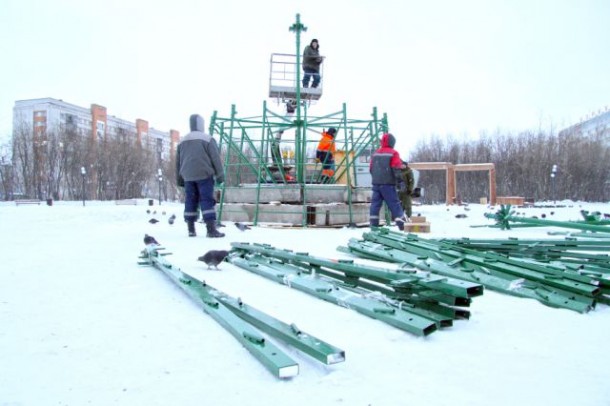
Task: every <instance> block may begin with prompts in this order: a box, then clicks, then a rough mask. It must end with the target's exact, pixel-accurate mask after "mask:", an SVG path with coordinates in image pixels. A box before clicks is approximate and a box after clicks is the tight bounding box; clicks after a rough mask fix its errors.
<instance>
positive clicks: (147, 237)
mask: <svg viewBox="0 0 610 406" xmlns="http://www.w3.org/2000/svg"><path fill="white" fill-rule="evenodd" d="M144 244H145V245H151V244H155V245H160V244H159V242H158V241H157V240H156V239H155V237H153V236H152V235H148V234H144Z"/></svg>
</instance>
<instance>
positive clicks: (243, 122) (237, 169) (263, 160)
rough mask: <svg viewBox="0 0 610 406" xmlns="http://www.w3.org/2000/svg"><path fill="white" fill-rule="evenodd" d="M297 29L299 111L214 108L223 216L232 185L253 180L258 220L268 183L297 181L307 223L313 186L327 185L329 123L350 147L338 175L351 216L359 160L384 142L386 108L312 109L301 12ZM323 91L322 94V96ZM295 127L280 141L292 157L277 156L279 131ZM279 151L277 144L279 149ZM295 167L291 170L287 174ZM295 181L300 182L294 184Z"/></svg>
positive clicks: (295, 95) (340, 144) (294, 95)
mask: <svg viewBox="0 0 610 406" xmlns="http://www.w3.org/2000/svg"><path fill="white" fill-rule="evenodd" d="M289 29H290V31H292V32H294V33H295V34H296V55H295V57H296V67H297V68H296V69H295V70H294V72H293V74H294V76H295V77H294V78H293V81H292V82H291V83H292V84H293V85H294V87H293V88H292V90H291V93H290V96H288V99H291V100H290V101H291V102H293V103H294V104H293V105H294V113H291V114H279V113H278V112H276V111H273V110H271V109H270V108H269V106H268V104H267V102H266V101H264V102H263V106H262V113H261V114H260V115H258V116H252V117H240V116H238V112H237V108H236V105H232V106H231V111H230V114H229V115H228V116H223V115H221V114H219V113H218V112H217V111H214V113H213V115H212V118H211V120H210V127H209V132H210V134H212V135H213V136H214V135H217V136H218V138H217V139H218V140H219V146H220V149H221V154H222V158H223V164H224V171H225V182H224V184H223V185H221V186H220V187H219V193H218V195H217V201H218V203H219V208H218V218H219V221H222V218H223V213H224V212H225V211H226V210H229V209H227V208H226V207H225V194H226V192H227V190H228V188H240V187H242V186H243V185H248V186H249V187H253V186H254V190H255V193H256V199H255V200H254V201H255V210H254V221H253V222H254V224H256V223H257V222H258V217H259V216H258V214H259V205H260V204H261V203H267V202H265V201H263V200H262V199H261V191H262V190H263V189H269V188H276V189H281V188H286V187H288V186H290V187H291V188H293V189H294V188H295V187H298V189H299V190H300V199H299V200H300V201H299V202H297V203H300V205H299V204H295V210H298V211H299V212H300V213H302V222H301V224H302V225H303V226H305V225H307V214H308V213H307V207H306V202H307V201H308V192H309V191H311V190H312V189H315V188H317V189H321V188H324V187H328V186H329V185H328V184H321V174H320V172H321V169H322V165H321V164H320V163H316V161H315V149H316V147H317V143H318V142H319V140H320V136H321V132H322V131H324V130H325V129H328V128H329V127H335V128H336V129H337V135H336V137H335V140H336V144H337V149H341V150H344V151H345V155H344V156H343V157H342V158H341V159H340V160H336V162H335V165H336V168H337V169H336V171H335V176H334V181H331V182H330V183H334V185H333V186H336V187H339V186H337V183H336V180H337V179H341V180H342V184H343V182H344V183H345V188H346V192H347V193H346V199H345V202H346V204H347V208H348V210H349V213H348V215H349V216H350V219H351V217H352V213H351V208H352V202H353V201H352V192H353V188H354V187H358V186H359V185H357V181H356V179H354V178H355V173H356V171H355V166H356V164H357V163H358V162H359V160H364V161H366V160H367V159H368V155H370V153H371V151H373V150H374V149H376V148H377V147H378V145H379V140H380V138H381V135H382V134H383V133H384V132H387V131H388V119H387V115H386V114H382V115H380V114H379V113H378V112H377V108H373V109H372V112H371V115H370V117H369V118H367V119H352V118H349V117H348V109H347V105H346V104H345V103H343V105H342V107H341V108H340V109H339V110H338V111H336V112H333V113H329V114H325V115H312V114H310V105H311V103H312V99H311V98H308V94H307V92H308V91H311V89H306V91H303V89H301V70H300V66H301V60H300V59H301V57H300V47H301V45H300V44H301V39H300V36H301V32H303V31H306V30H307V28H306V27H305V26H304V25H303V24H302V23H301V22H300V16H299V14H297V15H296V22H295V23H294V24H293V25H292V26H291V27H290V28H289ZM318 97H319V96H318ZM284 131H289V132H292V131H294V139H292V137H291V139H290V140H282V141H281V145H282V147H283V148H285V150H286V151H288V150H289V151H290V152H291V156H290V158H289V160H288V161H287V162H278V159H277V157H276V156H275V154H273V153H272V151H273V150H274V148H278V146H277V142H278V141H277V139H276V135H277V134H278V133H280V132H284ZM276 151H277V149H276ZM287 172H290V176H287V175H288V173H287ZM295 185H296V186H295Z"/></svg>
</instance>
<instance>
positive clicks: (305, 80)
mask: <svg viewBox="0 0 610 406" xmlns="http://www.w3.org/2000/svg"><path fill="white" fill-rule="evenodd" d="M303 71H305V74H304V75H303V87H309V81H310V80H311V78H312V77H313V83H312V84H311V87H318V85H319V84H320V74H319V73H318V72H316V71H315V70H313V69H310V68H303Z"/></svg>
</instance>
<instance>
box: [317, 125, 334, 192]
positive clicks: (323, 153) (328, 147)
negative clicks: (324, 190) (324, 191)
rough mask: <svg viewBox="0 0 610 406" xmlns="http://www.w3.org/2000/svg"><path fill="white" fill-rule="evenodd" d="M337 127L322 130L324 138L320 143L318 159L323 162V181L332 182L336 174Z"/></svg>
mask: <svg viewBox="0 0 610 406" xmlns="http://www.w3.org/2000/svg"><path fill="white" fill-rule="evenodd" d="M336 134H337V129H336V128H335V127H330V128H329V129H328V131H323V132H322V139H320V142H319V143H318V149H317V150H316V159H317V160H318V161H319V162H321V163H322V177H321V179H320V180H321V182H322V183H330V181H331V179H332V177H333V176H334V175H335V151H336V148H335V135H336Z"/></svg>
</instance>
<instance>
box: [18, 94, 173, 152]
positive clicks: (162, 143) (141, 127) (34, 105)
mask: <svg viewBox="0 0 610 406" xmlns="http://www.w3.org/2000/svg"><path fill="white" fill-rule="evenodd" d="M24 127H25V128H27V129H32V130H33V132H34V134H35V135H42V134H44V133H45V132H46V131H47V129H68V130H74V131H76V132H77V133H78V134H81V135H83V136H93V137H94V138H95V139H97V140H102V139H104V138H105V137H113V136H114V135H116V134H118V133H120V132H123V133H125V132H126V133H128V134H133V135H134V137H135V138H136V139H137V141H138V142H140V143H142V145H143V146H146V147H148V148H150V149H151V150H152V151H155V152H156V156H157V158H158V159H159V161H167V160H169V159H170V156H171V154H173V153H174V152H175V150H176V146H177V145H178V142H179V141H180V133H179V132H178V131H176V130H169V131H168V132H164V131H160V130H157V129H155V128H152V127H150V126H149V123H148V121H146V120H143V119H140V118H138V119H136V121H135V122H131V121H128V120H125V119H122V118H118V117H115V116H112V115H109V114H108V111H107V109H106V107H104V106H100V105H98V104H91V106H90V107H81V106H76V105H74V104H71V103H67V102H65V101H63V100H61V99H53V98H50V97H46V98H41V99H29V100H17V101H16V102H15V106H14V107H13V129H14V131H16V130H17V129H19V128H24Z"/></svg>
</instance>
